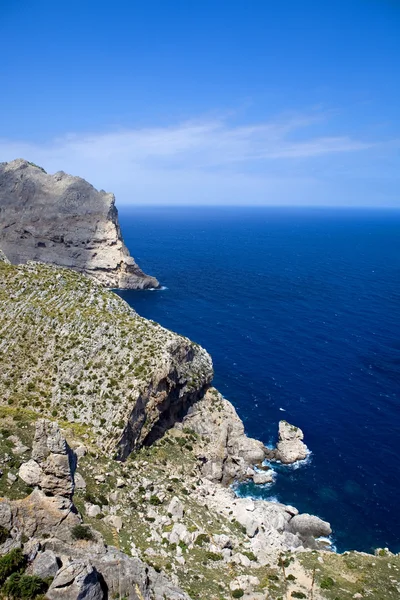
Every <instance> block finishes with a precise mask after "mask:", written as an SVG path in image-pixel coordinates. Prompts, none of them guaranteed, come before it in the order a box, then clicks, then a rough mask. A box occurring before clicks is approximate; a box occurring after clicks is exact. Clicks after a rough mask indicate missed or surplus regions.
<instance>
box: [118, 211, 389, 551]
mask: <svg viewBox="0 0 400 600" xmlns="http://www.w3.org/2000/svg"><path fill="white" fill-rule="evenodd" d="M120 222H121V227H122V232H123V236H124V238H125V241H126V244H127V246H128V248H129V249H130V251H131V253H132V255H133V256H134V257H135V259H136V260H137V262H138V263H139V265H140V266H141V267H142V268H143V270H144V271H145V272H146V273H149V274H151V275H155V276H156V277H157V278H158V279H159V281H160V283H161V284H162V286H163V287H162V289H160V290H157V291H152V290H149V291H142V292H140V291H124V292H120V294H121V296H122V297H123V298H124V299H125V300H126V301H127V302H128V303H129V304H130V305H131V306H132V307H133V308H134V309H135V310H136V311H137V312H138V313H139V314H140V315H143V316H144V317H147V318H150V319H153V320H155V321H157V322H159V323H161V324H162V325H163V326H165V327H168V328H169V329H172V330H173V331H176V332H178V333H180V334H183V335H185V336H188V337H189V338H191V339H192V340H194V341H196V342H198V343H199V344H201V345H202V346H204V347H205V348H206V349H207V350H208V352H209V353H210V354H211V356H212V358H213V362H214V368H215V380H214V384H215V386H216V387H217V388H218V389H219V390H220V391H221V392H222V394H223V395H224V396H225V397H226V398H227V399H228V400H230V401H231V402H232V403H233V404H234V406H235V407H236V410H237V412H238V414H239V416H240V417H241V418H242V420H243V422H244V424H245V428H246V432H247V433H248V435H250V436H253V437H255V438H258V439H260V440H262V441H263V442H264V443H265V444H266V445H269V446H270V445H272V444H274V443H275V442H276V440H277V431H278V423H279V420H280V419H285V420H287V421H289V422H290V423H292V424H294V425H296V426H298V427H300V428H301V429H302V430H303V432H304V436H305V442H306V444H307V446H308V448H309V450H310V455H309V457H308V458H307V459H306V460H305V461H303V462H302V463H299V464H296V465H295V466H283V465H275V466H274V469H275V471H276V479H275V482H274V483H273V484H272V485H265V486H255V485H253V484H244V485H241V486H239V488H238V489H237V493H238V494H240V495H247V496H251V497H254V498H265V499H268V500H273V501H279V502H284V503H286V504H291V505H294V506H296V507H297V508H298V509H299V510H300V511H301V512H309V513H311V514H316V515H318V516H320V517H321V518H322V519H325V520H327V521H329V522H330V523H331V526H332V529H333V536H332V541H333V544H334V546H335V547H336V549H337V551H339V552H342V551H345V550H348V549H356V550H361V551H366V552H370V551H372V550H373V549H374V548H376V547H388V548H390V549H391V550H392V551H394V552H399V551H400V503H399V498H400V456H399V454H400V410H399V409H400V211H396V210H378V209H376V210H372V209H371V210H367V209H365V210H364V209H357V210H354V209H328V208H326V209H316V208H301V209H300V208H231V207H229V208H228V207H221V208H219V207H212V208H208V207H207V208H206V207H167V208H166V207H152V208H149V207H130V208H126V207H122V208H121V209H120Z"/></svg>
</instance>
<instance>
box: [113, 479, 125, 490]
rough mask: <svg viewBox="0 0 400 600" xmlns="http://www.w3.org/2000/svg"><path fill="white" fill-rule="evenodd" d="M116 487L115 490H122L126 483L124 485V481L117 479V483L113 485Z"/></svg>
mask: <svg viewBox="0 0 400 600" xmlns="http://www.w3.org/2000/svg"><path fill="white" fill-rule="evenodd" d="M115 485H116V486H117V488H123V487H125V485H126V483H125V479H122V478H121V477H118V479H117V482H116V484H115Z"/></svg>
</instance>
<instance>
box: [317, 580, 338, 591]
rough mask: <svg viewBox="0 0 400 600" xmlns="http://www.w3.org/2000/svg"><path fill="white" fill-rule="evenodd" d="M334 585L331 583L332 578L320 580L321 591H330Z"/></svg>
mask: <svg viewBox="0 0 400 600" xmlns="http://www.w3.org/2000/svg"><path fill="white" fill-rule="evenodd" d="M334 585H335V582H334V581H333V579H332V577H324V578H323V579H321V583H320V586H321V588H322V589H323V590H330V589H331V588H333V586H334Z"/></svg>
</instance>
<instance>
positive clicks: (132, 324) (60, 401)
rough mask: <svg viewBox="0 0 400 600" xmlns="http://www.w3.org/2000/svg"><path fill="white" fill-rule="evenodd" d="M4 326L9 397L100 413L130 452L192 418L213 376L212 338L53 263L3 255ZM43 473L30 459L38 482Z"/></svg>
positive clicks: (65, 415) (3, 398)
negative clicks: (144, 312)
mask: <svg viewBox="0 0 400 600" xmlns="http://www.w3.org/2000/svg"><path fill="white" fill-rule="evenodd" d="M0 333H3V334H4V335H2V337H1V338H0V353H1V357H2V360H1V361H0V403H4V404H7V403H10V404H12V403H14V402H15V403H17V402H19V401H20V400H19V399H20V398H21V397H24V398H25V401H26V402H28V403H29V405H30V406H32V408H33V410H35V411H37V412H38V413H40V414H41V415H43V416H47V417H53V418H54V417H55V416H57V418H59V419H64V420H67V421H71V422H78V423H82V424H87V423H90V424H91V426H92V427H93V428H94V432H95V434H96V439H97V444H98V445H99V446H100V447H101V448H103V449H105V450H107V451H108V452H109V453H111V454H113V455H115V456H116V457H118V458H119V459H121V460H125V459H126V458H127V457H128V455H129V454H130V452H131V451H132V450H135V449H138V448H139V447H141V446H142V445H149V444H151V443H153V442H154V440H156V439H157V438H158V437H160V436H162V435H163V433H164V432H165V430H166V429H168V428H169V427H171V425H173V424H174V423H175V421H176V420H178V419H181V418H183V416H184V414H185V412H186V411H187V410H188V408H189V407H190V406H191V405H192V404H193V403H194V402H196V401H197V400H198V399H200V398H201V397H202V395H203V394H204V392H205V390H206V389H207V388H208V386H209V384H210V382H211V379H212V377H213V368H212V361H211V358H210V356H209V355H208V354H207V352H206V351H205V350H204V349H203V348H201V347H200V346H198V345H197V344H195V343H193V342H191V341H190V340H188V339H187V338H184V337H182V336H179V335H176V334H174V333H172V332H171V331H168V330H166V329H164V328H163V327H160V326H159V325H158V324H156V323H154V322H151V321H147V320H146V319H143V318H141V317H139V316H138V315H137V314H136V313H135V311H134V310H132V309H131V308H130V307H129V306H128V304H126V302H125V301H124V300H122V299H121V298H119V297H118V296H117V295H116V294H114V293H112V292H110V291H106V290H103V289H102V288H101V287H99V286H98V285H97V284H96V283H94V282H92V281H91V280H90V279H89V278H87V277H83V276H82V275H81V274H79V273H75V272H73V271H70V270H67V269H60V268H56V267H52V266H49V265H43V264H38V263H34V264H33V263H29V264H27V265H23V266H14V265H8V264H5V263H2V262H0ZM44 374H45V375H44ZM34 460H36V459H34ZM62 460H65V458H64V459H62V458H60V457H58V458H57V459H56V458H54V461H55V462H56V463H57V465H58V466H60V465H59V462H60V461H62ZM36 462H38V461H36ZM52 466H53V468H55V467H56V465H55V464H54V465H52ZM38 476H39V475H38V469H37V466H36V465H34V464H33V463H31V464H30V465H28V466H27V467H25V472H24V477H25V478H26V481H27V482H28V479H29V480H30V481H31V483H30V485H36V483H35V481H36V480H35V477H36V478H37V477H38Z"/></svg>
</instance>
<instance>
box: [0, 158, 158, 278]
mask: <svg viewBox="0 0 400 600" xmlns="http://www.w3.org/2000/svg"><path fill="white" fill-rule="evenodd" d="M0 248H1V249H2V250H3V251H4V253H5V255H6V256H7V258H8V259H9V260H10V261H11V262H12V263H14V264H19V263H26V262H27V261H29V260H35V261H40V262H44V263H50V264H54V265H60V266H64V267H69V268H71V269H75V270H77V271H80V272H82V273H85V274H86V275H89V276H90V277H92V278H94V279H96V280H97V281H99V282H100V283H101V284H102V285H104V286H106V287H113V288H127V289H144V288H154V287H158V285H159V283H158V281H157V280H156V279H155V278H154V277H150V276H148V275H145V274H144V273H143V271H141V269H140V268H139V267H138V265H137V264H136V263H135V261H134V259H133V258H132V257H131V256H130V254H129V251H128V249H127V248H126V246H125V244H124V242H123V240H122V236H121V230H120V226H119V222H118V213H117V209H116V207H115V198H114V196H113V194H109V193H106V192H104V191H100V192H99V191H97V190H95V188H94V187H93V186H92V185H90V184H89V183H88V182H87V181H85V180H84V179H81V178H80V177H72V176H71V175H67V174H66V173H64V172H62V171H60V172H58V173H56V174H55V175H48V174H47V173H46V172H45V171H44V170H43V169H41V168H40V167H37V166H36V165H33V164H32V163H29V162H27V161H26V160H22V159H18V160H14V161H12V162H9V163H0Z"/></svg>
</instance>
